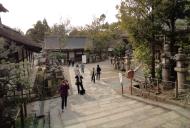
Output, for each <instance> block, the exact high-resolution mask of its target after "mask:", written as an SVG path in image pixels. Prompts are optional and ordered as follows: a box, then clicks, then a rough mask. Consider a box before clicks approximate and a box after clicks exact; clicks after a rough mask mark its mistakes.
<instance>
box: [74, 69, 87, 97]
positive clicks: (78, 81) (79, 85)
mask: <svg viewBox="0 0 190 128" xmlns="http://www.w3.org/2000/svg"><path fill="white" fill-rule="evenodd" d="M75 79H76V85H77V91H78V94H80V95H83V94H85V89H84V87H83V83H82V79H83V77H82V75H81V74H80V72H78V73H77V75H76V76H75Z"/></svg>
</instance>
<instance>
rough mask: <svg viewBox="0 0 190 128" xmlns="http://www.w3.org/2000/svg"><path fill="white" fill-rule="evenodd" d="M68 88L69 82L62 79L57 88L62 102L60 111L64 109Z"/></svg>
mask: <svg viewBox="0 0 190 128" xmlns="http://www.w3.org/2000/svg"><path fill="white" fill-rule="evenodd" d="M68 90H69V84H68V82H67V80H63V81H62V83H61V85H60V88H59V92H60V95H61V99H62V104H61V108H62V112H63V110H64V107H67V97H68Z"/></svg>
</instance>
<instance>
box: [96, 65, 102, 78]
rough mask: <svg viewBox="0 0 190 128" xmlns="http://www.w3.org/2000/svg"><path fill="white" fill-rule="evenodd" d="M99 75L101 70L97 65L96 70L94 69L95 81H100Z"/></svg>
mask: <svg viewBox="0 0 190 128" xmlns="http://www.w3.org/2000/svg"><path fill="white" fill-rule="evenodd" d="M100 74H101V68H100V66H99V65H97V68H96V79H97V80H100Z"/></svg>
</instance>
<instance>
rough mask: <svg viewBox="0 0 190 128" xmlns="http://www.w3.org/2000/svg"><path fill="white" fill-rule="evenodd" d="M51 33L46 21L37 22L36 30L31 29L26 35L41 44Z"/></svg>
mask: <svg viewBox="0 0 190 128" xmlns="http://www.w3.org/2000/svg"><path fill="white" fill-rule="evenodd" d="M49 31H50V28H49V26H48V24H47V21H46V19H44V20H43V21H40V20H39V21H37V23H36V24H34V28H30V29H28V30H27V32H26V35H27V36H28V37H30V38H31V39H33V40H34V41H36V42H41V41H43V40H44V37H45V35H46V34H47V33H48V32H49Z"/></svg>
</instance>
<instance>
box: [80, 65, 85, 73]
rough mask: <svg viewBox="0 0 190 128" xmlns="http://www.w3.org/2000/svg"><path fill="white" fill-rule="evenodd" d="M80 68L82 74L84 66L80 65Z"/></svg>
mask: <svg viewBox="0 0 190 128" xmlns="http://www.w3.org/2000/svg"><path fill="white" fill-rule="evenodd" d="M80 68H81V72H82V73H84V64H83V63H82V64H81V65H80Z"/></svg>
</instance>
